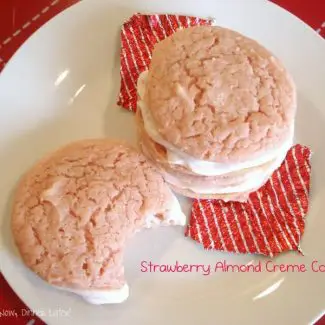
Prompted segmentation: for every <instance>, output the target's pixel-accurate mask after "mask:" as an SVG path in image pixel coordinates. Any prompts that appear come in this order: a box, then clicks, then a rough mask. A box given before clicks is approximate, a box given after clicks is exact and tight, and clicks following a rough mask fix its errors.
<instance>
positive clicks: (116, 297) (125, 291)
mask: <svg viewBox="0 0 325 325" xmlns="http://www.w3.org/2000/svg"><path fill="white" fill-rule="evenodd" d="M55 288H57V289H59V290H63V291H67V292H71V293H74V294H76V295H78V296H80V297H82V298H83V299H84V300H86V301H87V302H88V303H90V304H93V305H103V304H119V303H121V302H123V301H125V300H126V299H127V298H128V297H129V286H128V285H127V284H124V286H123V287H122V288H120V289H112V290H98V289H94V290H91V289H90V290H85V289H72V288H66V287H59V286H55Z"/></svg>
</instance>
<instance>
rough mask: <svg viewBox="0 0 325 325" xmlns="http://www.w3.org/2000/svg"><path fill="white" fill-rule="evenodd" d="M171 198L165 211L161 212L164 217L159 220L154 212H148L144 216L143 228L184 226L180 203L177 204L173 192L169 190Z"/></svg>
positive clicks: (183, 215) (184, 218) (184, 221)
mask: <svg viewBox="0 0 325 325" xmlns="http://www.w3.org/2000/svg"><path fill="white" fill-rule="evenodd" d="M169 191H170V194H171V196H172V200H171V202H170V206H169V207H168V209H167V211H164V212H163V215H164V219H163V220H161V219H160V218H157V217H156V216H155V215H154V214H150V215H148V216H147V217H146V220H145V225H144V227H145V228H151V227H153V226H159V225H175V226H185V225H186V216H185V214H184V213H183V211H182V208H181V205H180V204H179V202H178V200H177V198H176V196H175V194H174V193H173V192H172V191H171V190H169Z"/></svg>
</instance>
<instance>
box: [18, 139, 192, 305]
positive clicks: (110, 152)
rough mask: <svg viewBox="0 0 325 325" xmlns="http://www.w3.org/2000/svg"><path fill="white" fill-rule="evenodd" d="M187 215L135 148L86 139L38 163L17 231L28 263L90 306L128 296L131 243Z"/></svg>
mask: <svg viewBox="0 0 325 325" xmlns="http://www.w3.org/2000/svg"><path fill="white" fill-rule="evenodd" d="M185 222H186V217H185V216H184V214H183V213H182V211H181V208H180V205H179V203H178V201H177V199H176V197H175V196H174V195H173V194H172V192H171V191H170V189H169V188H168V187H167V185H166V184H165V182H164V180H163V178H162V176H161V175H160V174H159V173H158V171H157V169H156V168H155V167H154V166H153V165H152V164H151V163H150V162H148V161H147V159H146V158H145V157H144V156H143V155H142V154H140V153H138V152H137V151H136V150H135V149H133V148H132V147H130V146H128V145H127V144H124V143H121V142H118V141H115V140H108V139H94V140H84V141H79V142H75V143H72V144H70V145H67V146H66V147H64V148H62V149H59V150H58V151H56V152H54V153H52V154H51V155H49V156H48V157H46V158H44V159H43V160H41V161H40V162H38V163H37V164H36V165H35V166H34V167H33V168H32V169H31V170H30V171H29V172H28V173H27V174H26V175H25V176H24V177H23V179H22V180H21V182H20V184H19V186H18V189H17V192H16V195H15V199H14V206H13V212H12V233H13V236H14V239H15V242H16V245H17V247H18V249H19V252H20V254H21V257H22V259H23V261H24V263H25V264H26V265H27V266H28V267H29V268H30V269H31V270H33V271H34V272H35V273H37V274H38V275H39V276H40V277H41V278H43V279H44V280H45V281H47V282H48V283H49V284H51V285H53V286H56V287H57V288H59V289H63V290H67V291H71V292H74V293H76V294H79V295H80V296H82V297H83V298H84V299H86V300H87V301H88V302H90V303H94V304H103V303H119V302H122V301H124V300H125V299H127V297H128V292H129V290H128V285H127V283H126V280H125V278H124V268H123V252H124V248H125V245H126V242H127V239H128V238H129V237H130V236H132V235H133V234H134V233H135V232H137V231H139V230H141V229H142V228H145V227H151V226H153V225H160V224H163V225H170V224H175V225H184V224H185Z"/></svg>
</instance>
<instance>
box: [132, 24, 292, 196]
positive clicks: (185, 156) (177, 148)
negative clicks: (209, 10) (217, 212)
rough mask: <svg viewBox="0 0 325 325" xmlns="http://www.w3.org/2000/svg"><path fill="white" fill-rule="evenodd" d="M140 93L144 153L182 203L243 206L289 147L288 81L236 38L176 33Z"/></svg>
mask: <svg viewBox="0 0 325 325" xmlns="http://www.w3.org/2000/svg"><path fill="white" fill-rule="evenodd" d="M137 89H138V110H137V112H138V113H137V122H138V126H139V135H140V146H141V148H142V151H143V153H144V154H145V155H146V156H148V157H149V158H150V159H151V160H153V161H154V162H155V164H156V165H157V166H158V167H159V169H160V170H161V171H162V173H163V175H164V177H165V180H166V181H167V182H168V183H169V184H170V185H171V187H172V189H173V190H175V191H176V192H178V193H180V194H183V195H185V196H188V197H194V198H215V199H222V200H224V201H230V200H237V201H246V200H247V199H248V195H249V194H250V193H251V192H253V191H256V190H257V189H259V188H260V187H261V186H262V185H264V184H265V183H266V181H267V180H268V179H269V177H270V176H271V175H272V173H273V172H274V171H275V170H276V169H277V168H278V167H279V166H280V165H281V163H282V162H283V161H284V159H285V157H286V154H287V152H288V150H289V149H290V148H291V146H292V144H293V135H294V119H295V114H296V106H297V104H296V91H295V85H294V83H293V81H292V79H291V77H290V75H289V74H288V72H287V70H286V69H285V67H284V66H283V65H282V63H281V62H280V61H279V60H278V59H277V58H276V57H275V56H274V55H273V54H272V53H270V52H269V51H268V50H266V49H265V48H264V47H263V46H261V45H260V44H258V43H257V42H256V41H254V40H252V39H249V38H247V37H245V36H243V35H241V34H239V33H237V32H235V31H232V30H229V29H225V28H221V27H216V26H196V27H190V28H186V29H181V30H178V31H176V32H175V33H174V34H172V35H171V36H169V37H167V38H165V39H164V40H162V41H160V42H158V43H157V44H156V45H155V47H154V50H153V53H152V59H151V63H150V66H149V70H148V71H145V72H143V73H142V74H141V75H140V77H139V79H138V84H137Z"/></svg>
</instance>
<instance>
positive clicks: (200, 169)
mask: <svg viewBox="0 0 325 325" xmlns="http://www.w3.org/2000/svg"><path fill="white" fill-rule="evenodd" d="M147 75H148V71H144V72H142V73H141V74H140V76H139V79H138V84H137V90H138V94H139V101H138V107H139V108H140V109H141V113H142V118H143V122H144V128H145V131H146V132H147V134H148V135H149V137H150V138H151V139H152V140H153V141H155V142H157V143H159V144H160V145H162V146H164V147H165V149H166V151H167V159H168V162H169V163H171V164H177V165H182V166H184V167H186V168H188V169H190V170H191V171H192V172H194V173H195V174H197V175H202V176H220V175H224V174H227V173H231V172H235V171H239V170H242V169H246V168H251V167H257V166H260V165H263V164H265V163H267V162H269V161H271V160H273V159H275V158H277V157H279V156H281V157H285V156H286V153H287V152H288V150H289V149H290V147H291V146H292V143H293V134H294V128H293V127H292V128H291V136H290V138H289V139H288V140H286V141H284V142H283V144H282V146H281V147H280V148H278V149H276V150H270V151H268V152H266V153H265V154H264V155H263V156H262V157H259V158H257V159H253V160H247V161H245V162H239V163H232V164H228V163H217V162H212V161H206V160H201V159H196V158H194V157H191V156H190V155H188V154H186V153H184V152H181V151H180V150H179V149H177V148H176V147H175V146H173V145H172V144H170V143H169V142H167V141H166V140H164V139H163V138H162V137H161V135H160V134H159V132H158V130H157V127H156V124H155V121H154V119H153V118H152V116H151V113H150V110H149V109H148V106H147V105H146V103H145V102H144V100H143V98H144V94H145V88H146V81H147ZM283 159H284V158H283Z"/></svg>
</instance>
